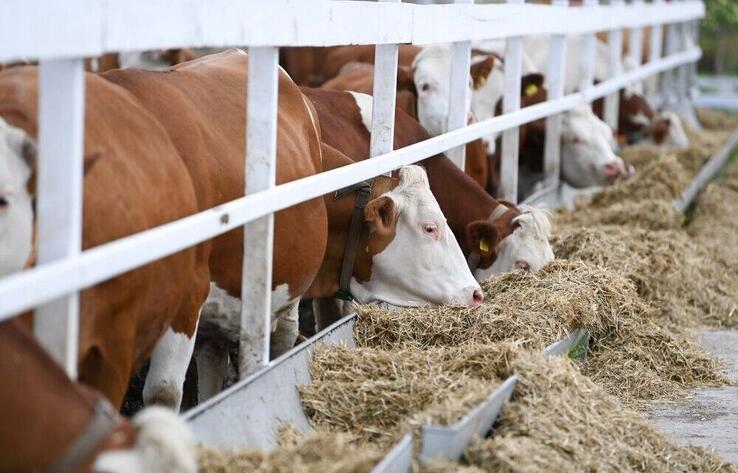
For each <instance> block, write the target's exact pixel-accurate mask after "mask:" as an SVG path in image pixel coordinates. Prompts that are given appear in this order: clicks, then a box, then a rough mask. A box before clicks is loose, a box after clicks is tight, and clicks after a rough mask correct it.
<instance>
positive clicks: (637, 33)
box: [628, 0, 645, 67]
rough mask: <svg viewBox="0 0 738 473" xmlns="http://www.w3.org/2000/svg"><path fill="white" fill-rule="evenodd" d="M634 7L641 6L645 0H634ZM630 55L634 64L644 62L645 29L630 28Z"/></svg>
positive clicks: (636, 65)
mask: <svg viewBox="0 0 738 473" xmlns="http://www.w3.org/2000/svg"><path fill="white" fill-rule="evenodd" d="M631 4H632V5H633V6H634V7H641V6H643V5H644V4H645V2H644V1H643V0H632V2H631ZM628 56H630V59H631V61H632V62H633V66H635V67H638V66H640V65H641V64H642V63H643V29H641V28H632V29H631V30H630V35H629V41H628Z"/></svg>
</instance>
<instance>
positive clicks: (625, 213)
mask: <svg viewBox="0 0 738 473" xmlns="http://www.w3.org/2000/svg"><path fill="white" fill-rule="evenodd" d="M555 216H556V217H555V227H557V228H558V227H561V226H564V225H566V226H592V225H620V226H632V227H641V228H647V229H649V230H668V229H678V228H681V227H682V226H683V225H684V214H683V213H682V212H680V211H679V210H678V209H677V208H676V207H674V206H673V205H672V203H671V202H670V201H667V200H656V199H644V200H639V201H637V202H616V203H613V204H612V205H610V206H607V207H593V206H582V207H579V208H577V209H576V211H574V212H570V211H567V210H562V211H559V212H557V213H556V214H555Z"/></svg>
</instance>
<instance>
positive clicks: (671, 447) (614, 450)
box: [466, 353, 738, 473]
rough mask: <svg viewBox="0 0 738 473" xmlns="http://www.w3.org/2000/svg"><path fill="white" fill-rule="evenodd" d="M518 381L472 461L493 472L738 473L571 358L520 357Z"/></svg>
mask: <svg viewBox="0 0 738 473" xmlns="http://www.w3.org/2000/svg"><path fill="white" fill-rule="evenodd" d="M511 368H512V370H514V371H515V372H516V373H517V374H518V376H519V381H518V384H517V386H516V388H515V393H514V394H513V399H512V401H511V402H510V403H508V404H507V405H506V406H505V407H503V410H502V414H501V417H500V418H499V419H498V422H497V423H496V424H495V428H494V431H493V433H494V435H493V436H492V437H491V438H488V439H484V440H477V441H475V442H474V443H473V444H472V445H471V446H470V447H468V448H467V451H466V461H467V462H468V463H470V464H471V465H473V466H477V467H479V468H482V469H483V470H484V471H487V472H495V473H497V472H531V473H532V472H550V471H597V472H621V471H644V472H646V471H647V472H654V473H660V472H664V473H666V472H677V471H678V472H718V471H724V472H735V471H738V470H737V469H736V467H735V466H733V465H730V464H729V463H726V462H725V461H723V460H722V459H720V458H719V457H718V456H716V455H715V454H713V453H711V452H708V451H705V450H702V449H698V448H692V447H679V446H677V445H675V444H673V443H672V442H671V441H669V440H667V439H666V438H665V437H664V435H663V434H661V433H660V432H658V431H657V430H656V429H655V428H654V427H652V426H650V425H649V424H648V422H647V421H645V420H644V419H643V418H642V417H640V416H639V415H638V414H636V413H635V412H633V411H631V410H629V409H628V408H626V407H624V406H622V405H621V404H620V403H619V402H618V400H617V399H616V398H614V397H612V396H610V395H608V394H607V393H606V392H605V391H604V390H603V389H602V388H601V387H599V386H597V385H596V383H594V382H593V381H592V380H590V379H588V378H587V377H585V376H583V375H582V374H580V373H579V371H578V370H577V368H576V367H575V366H574V365H573V364H572V363H571V362H570V361H569V360H567V359H565V358H548V359H547V358H544V357H543V356H541V355H540V354H535V353H531V354H522V355H521V356H520V357H518V358H516V359H515V360H514V361H513V362H512V367H511Z"/></svg>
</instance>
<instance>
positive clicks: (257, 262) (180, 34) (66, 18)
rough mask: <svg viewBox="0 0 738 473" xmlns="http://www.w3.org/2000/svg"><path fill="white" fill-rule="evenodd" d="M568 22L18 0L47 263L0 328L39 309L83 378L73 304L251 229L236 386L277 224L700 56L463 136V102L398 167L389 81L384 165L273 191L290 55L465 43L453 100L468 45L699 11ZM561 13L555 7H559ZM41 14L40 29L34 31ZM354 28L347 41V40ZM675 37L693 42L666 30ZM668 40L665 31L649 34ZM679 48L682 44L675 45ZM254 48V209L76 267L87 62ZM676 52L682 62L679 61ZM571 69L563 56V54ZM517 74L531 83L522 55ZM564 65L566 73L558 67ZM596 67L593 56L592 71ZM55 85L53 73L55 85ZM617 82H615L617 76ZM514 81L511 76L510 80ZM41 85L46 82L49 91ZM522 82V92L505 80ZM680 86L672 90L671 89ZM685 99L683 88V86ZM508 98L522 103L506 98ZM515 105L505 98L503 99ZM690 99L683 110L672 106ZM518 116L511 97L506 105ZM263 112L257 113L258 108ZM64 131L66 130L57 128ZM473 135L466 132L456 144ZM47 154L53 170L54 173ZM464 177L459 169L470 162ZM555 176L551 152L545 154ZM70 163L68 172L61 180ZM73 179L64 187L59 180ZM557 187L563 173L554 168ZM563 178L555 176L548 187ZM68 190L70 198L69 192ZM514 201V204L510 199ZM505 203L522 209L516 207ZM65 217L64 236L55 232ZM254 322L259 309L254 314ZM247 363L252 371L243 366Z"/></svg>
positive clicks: (15, 297) (204, 219) (685, 18)
mask: <svg viewBox="0 0 738 473" xmlns="http://www.w3.org/2000/svg"><path fill="white" fill-rule="evenodd" d="M593 2H594V0H589V1H588V2H587V3H586V6H585V7H581V8H569V7H567V6H562V5H558V4H557V5H553V6H545V5H526V4H518V2H517V1H516V0H511V1H510V3H508V4H505V5H471V4H465V3H466V2H465V1H461V0H460V1H458V2H457V4H454V5H409V4H401V3H397V2H396V1H386V2H355V1H319V2H304V1H302V0H275V1H271V2H257V1H238V2H237V1H232V0H179V1H170V0H127V1H122V0H101V1H97V2H90V1H89V0H69V1H67V2H64V3H63V4H62V3H58V2H57V3H54V2H52V3H51V4H49V3H48V2H45V1H43V0H7V1H6V2H5V3H4V4H3V15H2V16H0V62H5V61H12V60H17V59H38V60H40V61H41V71H42V81H41V91H40V92H41V100H40V107H41V111H40V114H39V115H40V117H41V123H40V130H41V131H40V133H41V137H40V160H39V174H38V175H39V194H38V207H39V214H38V226H39V235H40V239H39V249H40V253H39V256H40V257H39V262H40V264H39V265H38V266H37V267H36V268H33V269H31V270H29V271H25V272H21V273H18V274H14V275H11V276H9V277H7V278H5V279H3V280H2V281H0V320H4V319H7V318H9V317H11V316H13V315H15V314H18V313H20V312H22V311H24V310H27V309H30V308H33V307H37V306H39V305H42V304H46V305H45V306H43V307H42V308H41V309H40V311H39V313H40V314H41V313H42V314H43V318H44V321H43V322H42V323H39V324H38V326H37V330H36V332H37V334H38V335H39V336H40V338H42V339H43V340H44V342H45V345H46V346H47V348H49V350H50V351H51V353H52V354H53V355H54V356H55V357H56V358H57V359H58V360H59V361H60V362H62V363H63V364H64V366H65V367H66V368H67V372H68V373H69V374H70V375H71V376H74V372H75V370H74V364H75V363H76V346H75V340H76V337H77V332H76V331H77V322H76V318H77V312H78V302H77V293H78V291H80V290H82V289H84V288H87V287H90V286H92V285H94V284H96V283H99V282H102V281H105V280H107V279H110V278H112V277H114V276H116V275H119V274H121V273H124V272H126V271H129V270H132V269H134V268H136V267H139V266H141V265H144V264H146V263H149V262H151V261H154V260H156V259H159V258H162V257H165V256H167V255H170V254H172V253H175V252H177V251H179V250H181V249H184V248H187V247H189V246H192V245H195V244H197V243H199V242H201V241H204V240H207V239H209V238H212V237H214V236H217V235H219V234H222V233H225V232H227V231H229V230H232V229H234V228H237V227H239V226H242V225H247V227H248V231H247V232H246V237H245V241H244V245H245V246H244V249H245V253H246V255H247V257H245V258H244V276H245V278H244V289H243V291H242V300H244V301H248V304H244V309H243V312H242V327H243V330H244V331H246V332H248V333H250V334H252V336H251V337H250V341H249V344H250V349H249V350H241V353H242V354H243V356H244V358H242V360H241V365H242V367H243V368H244V369H243V370H242V371H241V372H242V373H244V374H248V373H250V372H253V371H256V370H258V369H260V368H261V367H263V366H264V365H265V364H266V363H267V361H268V359H267V354H268V353H269V345H268V343H269V333H270V330H269V325H270V314H269V313H268V310H269V306H270V304H269V298H270V290H269V289H270V281H271V255H272V252H271V247H272V246H271V245H272V242H271V238H272V232H273V222H272V221H273V217H272V214H273V212H275V211H278V210H281V209H284V208H286V207H289V206H292V205H295V204H298V203H300V202H303V201H305V200H308V199H311V198H315V197H317V196H320V195H323V194H326V193H329V192H332V191H334V190H336V189H338V188H341V187H344V186H346V185H349V184H351V183H356V182H359V181H362V180H365V179H368V178H371V177H374V176H376V175H379V174H382V173H387V172H390V171H392V170H393V169H395V168H397V167H398V166H401V165H404V164H411V163H414V162H417V161H420V160H422V159H425V158H427V157H429V156H432V155H435V154H438V153H441V152H444V151H447V150H449V149H452V148H458V147H460V146H462V145H464V144H465V143H467V142H469V141H472V140H475V139H477V138H480V137H481V136H483V135H487V134H490V133H493V132H501V131H506V130H510V131H509V132H508V133H506V136H510V137H512V136H514V131H512V129H513V128H514V127H517V126H519V125H521V124H524V123H527V122H530V121H532V120H536V119H539V118H542V117H548V116H552V115H555V114H557V113H560V112H563V111H565V110H568V109H570V108H572V107H573V106H575V105H577V104H580V103H586V102H590V101H592V100H594V99H596V98H599V97H602V96H605V95H608V94H612V93H615V92H617V90H618V89H620V88H622V87H624V86H625V85H627V84H629V83H631V82H634V81H638V80H643V79H645V78H647V77H649V76H650V75H653V74H656V73H660V72H665V71H668V70H670V69H673V68H675V67H678V66H684V65H687V64H690V63H693V62H694V61H696V60H697V59H698V58H699V57H700V54H701V52H700V50H699V48H697V47H696V46H694V45H693V44H691V43H690V42H689V41H686V40H683V41H678V42H672V50H671V53H672V54H670V55H668V56H667V57H665V58H662V59H658V58H655V57H654V58H653V59H654V60H653V61H651V62H649V63H648V64H646V65H643V66H640V67H638V68H636V69H634V70H632V71H630V72H628V73H618V74H617V75H616V76H615V77H612V78H610V79H608V80H606V81H604V82H602V83H600V84H598V85H597V86H594V87H588V88H586V89H585V90H583V91H582V92H580V93H576V94H571V95H567V96H564V97H560V98H555V97H556V96H557V94H556V93H554V94H553V97H554V100H552V101H550V102H547V103H544V104H538V105H535V106H532V107H527V108H525V109H522V110H516V109H517V106H516V104H515V103H514V102H510V103H507V104H506V105H505V110H506V112H509V113H506V114H504V115H502V116H499V117H495V118H492V119H489V120H486V121H484V122H481V123H477V124H474V125H471V126H463V124H464V112H465V108H464V102H465V96H464V94H461V93H459V91H458V90H456V91H455V92H454V91H452V101H451V103H452V113H451V118H450V120H449V121H450V123H449V125H450V126H449V128H450V129H452V131H449V132H448V133H445V134H443V135H440V136H437V137H434V138H432V139H429V140H427V141H425V142H422V143H418V144H415V145H413V146H409V147H407V148H403V149H401V150H397V151H391V148H392V146H391V145H392V140H391V138H390V137H391V134H389V133H388V132H387V130H391V129H392V126H393V120H394V114H393V112H394V110H393V107H392V106H391V105H392V104H393V103H394V98H395V90H394V87H393V81H392V80H386V81H384V80H380V81H375V86H376V89H375V92H376V95H377V96H376V97H375V100H376V102H377V107H375V110H374V116H373V126H372V156H376V157H375V158H374V159H370V160H367V161H363V162H360V163H356V164H353V165H350V166H346V167H343V168H340V169H336V170H333V171H330V172H326V173H322V174H320V175H316V176H312V177H309V178H306V179H301V180H299V181H295V182H290V183H287V184H283V185H280V186H274V168H275V159H276V158H275V152H274V150H275V147H276V146H275V145H276V143H275V140H276V138H275V136H276V132H275V131H276V130H275V125H274V124H275V123H276V105H275V104H276V97H277V93H278V91H277V86H276V84H277V74H276V57H277V50H278V49H277V48H278V47H279V46H283V45H285V46H328V45H338V44H379V45H386V47H384V46H383V47H382V48H377V58H376V63H377V71H378V72H379V71H382V70H384V71H385V72H387V71H389V72H391V71H392V70H394V67H396V66H394V65H393V59H394V58H395V57H396V54H397V48H396V47H395V46H393V45H396V44H397V43H413V44H428V43H436V42H454V43H455V44H456V46H455V47H454V48H453V51H454V60H453V61H452V64H454V67H452V69H453V72H452V84H454V87H455V89H456V88H459V87H465V86H466V84H465V81H464V80H461V76H460V72H459V71H461V70H462V68H463V67H466V64H468V60H466V58H464V57H463V56H464V55H468V53H469V42H470V41H472V40H475V39H491V38H511V41H512V43H511V45H512V46H511V48H512V49H511V51H512V52H516V51H517V50H518V49H519V45H518V44H516V42H519V39H520V37H522V36H524V35H530V34H549V35H557V37H558V38H559V42H560V38H561V36H562V35H565V34H573V33H587V34H591V33H594V32H596V31H603V30H608V31H617V30H620V29H622V28H630V29H634V28H641V27H644V26H647V25H657V26H659V25H670V24H681V23H684V22H690V21H695V20H698V19H699V18H701V17H702V16H704V5H703V4H702V2H700V1H695V0H687V1H683V2H676V3H674V2H672V3H668V4H667V3H663V2H655V3H651V4H643V3H636V4H634V5H625V4H622V2H620V3H618V2H615V3H616V4H614V5H607V6H605V5H593ZM557 3H560V2H557ZM41 9H43V11H44V12H45V15H43V16H39V15H38V11H39V10H41ZM346 25H350V28H347V27H346ZM671 29H672V30H673V31H674V33H673V34H676V35H680V34H681V35H682V36H683V35H684V34H687V33H688V31H687V30H688V28H681V27H680V28H676V27H674V28H671ZM654 30H660V28H654ZM677 43H678V44H677ZM183 45H186V46H190V47H191V46H195V47H225V46H239V45H248V46H249V48H250V53H251V54H250V57H249V62H250V70H249V84H248V87H249V90H250V91H252V92H251V93H250V94H249V95H250V97H251V100H250V101H249V105H250V106H249V107H248V108H247V123H248V125H247V130H246V133H247V135H248V137H249V140H248V143H249V148H248V150H245V152H246V153H247V154H248V156H249V160H248V161H247V162H246V166H248V168H249V172H247V173H246V176H248V177H247V179H248V182H247V183H246V184H247V186H246V188H247V195H246V196H244V197H243V198H240V199H237V200H234V201H232V202H229V203H226V204H224V205H221V206H219V207H217V208H213V209H210V210H206V211H203V212H200V213H198V214H195V215H192V216H190V217H187V218H184V219H182V220H179V221H176V222H172V223H169V224H166V225H163V226H160V227H158V228H154V229H150V230H147V231H145V232H141V233H139V234H136V235H132V236H129V237H126V238H123V239H120V240H117V241H114V242H110V243H108V244H105V245H101V246H98V247H96V248H92V249H90V250H87V251H84V252H82V251H81V248H80V246H81V245H80V241H79V235H80V229H81V220H80V218H79V216H80V215H81V209H82V192H81V190H82V186H83V182H82V179H81V168H80V166H78V165H79V164H80V163H81V153H82V150H81V146H80V144H81V143H82V142H83V141H82V140H83V134H84V129H83V127H81V126H79V124H80V123H83V115H84V107H83V106H82V105H83V103H84V75H83V74H82V61H81V58H82V57H84V56H94V55H99V54H102V53H106V52H125V51H134V50H143V49H164V48H171V47H178V46H183ZM680 49H681V50H680ZM557 54H559V55H561V51H558V53H557ZM513 56H514V57H513V58H512V59H513V61H512V63H511V61H510V60H508V62H507V67H508V68H510V70H512V71H518V70H519V69H520V55H519V54H517V53H516V54H514V55H513ZM559 59H560V58H559ZM587 60H588V61H589V62H590V65H591V64H592V61H594V56H592V57H589V58H588V59H587ZM563 67H564V65H563V61H560V60H558V61H556V64H553V63H552V66H551V68H550V71H549V73H553V74H555V72H556V71H557V70H558V76H559V78H561V77H563V75H564V72H565V71H564V70H563ZM49 71H54V74H53V78H54V80H50V79H49V78H50V77H52V75H51V73H50V72H49ZM614 72H619V71H617V70H614ZM510 75H511V76H512V74H510ZM44 77H46V78H47V79H44ZM509 79H510V80H514V78H513V77H510V78H509ZM676 85H677V84H675V86H676ZM678 85H679V86H683V87H684V86H687V84H686V81H679V84H678ZM508 89H510V90H512V88H511V87H508ZM508 92H509V91H508ZM674 95H675V96H676V97H679V98H680V99H682V98H683V97H686V96H687V94H686V93H685V92H684V91H679V92H678V93H676V94H674ZM506 96H508V100H513V101H514V97H513V94H512V92H510V93H507V94H506ZM257 102H258V104H259V106H258V107H257V106H255V105H256V103H257ZM60 117H63V119H61V120H60ZM459 126H462V127H461V128H456V127H459ZM550 129H551V134H550V136H549V138H550V139H551V141H553V142H556V143H558V142H559V136H560V128H559V127H556V126H552V127H550ZM514 141H515V140H514V139H508V140H506V146H503V153H504V156H505V159H504V161H503V168H504V169H507V170H508V171H507V173H508V174H510V176H511V182H514V181H515V180H516V177H517V165H516V164H517V149H516V148H517V146H516V145H514ZM51 150H54V151H53V152H54V155H53V156H55V157H57V156H58V158H54V159H52V158H51V156H52V155H51V154H49V153H51ZM457 154H458V156H457V158H456V160H455V161H456V163H457V164H459V165H463V152H462V153H457ZM549 158H550V159H551V161H552V162H553V160H554V159H555V152H551V151H549ZM60 163H61V164H60ZM62 168H64V169H67V170H68V171H69V172H59V170H60V169H62ZM547 169H548V170H549V171H550V173H553V172H556V171H555V169H556V166H555V165H553V164H552V165H551V166H547ZM554 177H555V176H547V180H548V181H549V182H553V179H554ZM62 190H64V192H62ZM509 193H510V194H512V191H511V192H509ZM508 197H513V200H514V196H512V195H510V196H508ZM59 215H64V216H69V218H66V219H65V220H64V222H63V224H60V223H59V221H57V220H55V216H59ZM247 306H248V307H247ZM247 358H248V359H247Z"/></svg>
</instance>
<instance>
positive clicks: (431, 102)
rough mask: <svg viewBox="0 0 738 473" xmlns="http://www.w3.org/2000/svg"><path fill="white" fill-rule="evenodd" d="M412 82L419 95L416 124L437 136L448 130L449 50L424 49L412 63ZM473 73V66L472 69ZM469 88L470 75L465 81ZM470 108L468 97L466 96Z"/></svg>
mask: <svg viewBox="0 0 738 473" xmlns="http://www.w3.org/2000/svg"><path fill="white" fill-rule="evenodd" d="M412 69H413V82H414V84H415V89H416V90H417V93H418V104H417V107H418V121H419V122H420V124H421V125H423V127H424V128H425V129H426V130H427V131H428V133H430V134H431V136H437V135H440V134H442V133H445V132H446V131H447V130H448V123H447V122H448V107H449V93H450V90H451V78H450V72H451V49H450V48H449V47H448V46H445V45H433V46H428V47H425V48H423V50H422V51H420V53H418V55H417V56H415V59H414V60H413V66H412ZM472 71H474V67H472ZM468 82H469V88H470V89H471V88H472V78H471V75H470V76H469V78H468ZM467 99H468V101H469V103H468V104H467V109H469V110H470V109H471V94H467Z"/></svg>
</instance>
